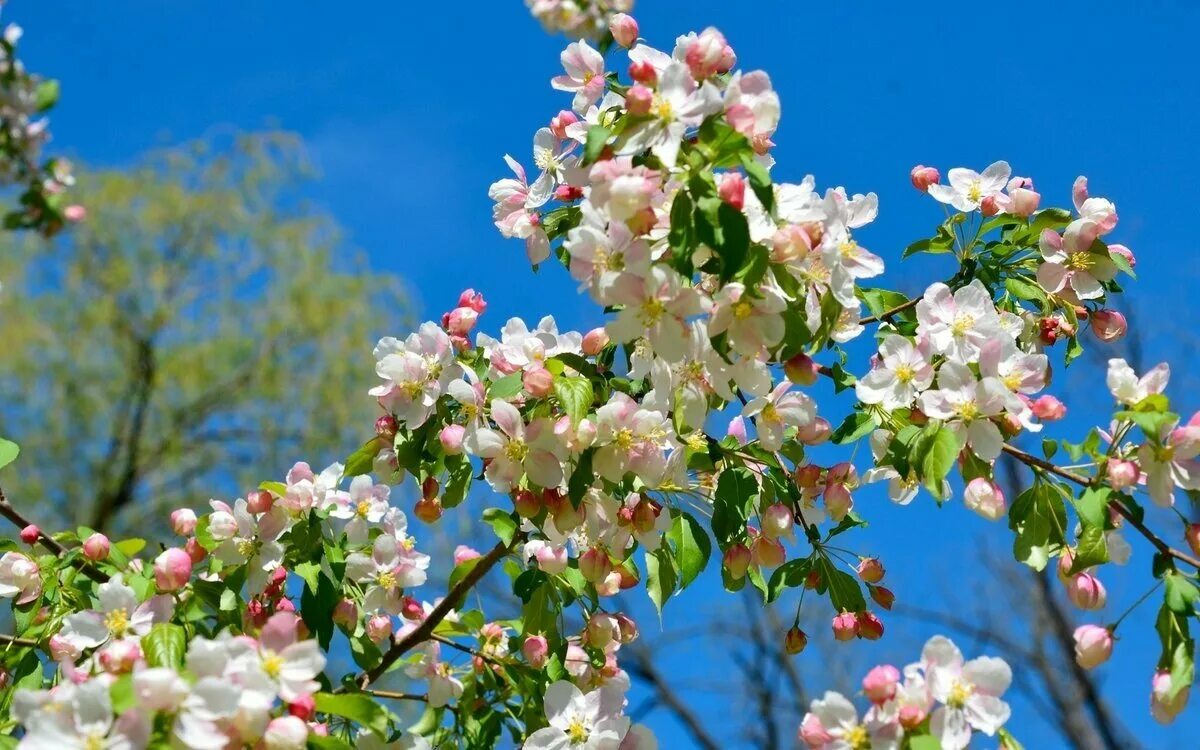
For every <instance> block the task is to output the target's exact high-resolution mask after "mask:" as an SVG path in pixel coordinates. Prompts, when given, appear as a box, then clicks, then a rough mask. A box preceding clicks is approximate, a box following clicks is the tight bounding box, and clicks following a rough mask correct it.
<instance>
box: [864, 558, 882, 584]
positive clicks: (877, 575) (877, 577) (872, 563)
mask: <svg viewBox="0 0 1200 750" xmlns="http://www.w3.org/2000/svg"><path fill="white" fill-rule="evenodd" d="M858 577H859V579H861V580H862V581H865V582H866V583H879V582H880V581H882V580H883V563H881V562H879V558H878V557H864V558H863V559H861V560H859V561H858Z"/></svg>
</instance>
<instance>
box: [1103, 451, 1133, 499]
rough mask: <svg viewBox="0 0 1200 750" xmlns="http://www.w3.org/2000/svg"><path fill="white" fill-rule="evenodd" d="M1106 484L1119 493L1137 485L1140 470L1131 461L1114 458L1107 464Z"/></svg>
mask: <svg viewBox="0 0 1200 750" xmlns="http://www.w3.org/2000/svg"><path fill="white" fill-rule="evenodd" d="M1106 471H1107V475H1108V483H1109V485H1110V486H1112V488H1113V489H1114V490H1117V491H1121V490H1125V489H1128V488H1130V487H1132V486H1134V485H1135V484H1137V481H1138V477H1139V476H1141V473H1142V470H1141V469H1140V468H1138V465H1137V464H1136V463H1134V462H1133V461H1127V460H1125V459H1123V458H1114V459H1111V460H1110V461H1109V462H1108V468H1107V470H1106Z"/></svg>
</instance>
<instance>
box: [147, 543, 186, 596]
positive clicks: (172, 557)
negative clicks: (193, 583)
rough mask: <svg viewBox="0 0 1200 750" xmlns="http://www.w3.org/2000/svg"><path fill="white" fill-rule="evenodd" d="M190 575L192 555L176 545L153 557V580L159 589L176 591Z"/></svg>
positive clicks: (184, 583) (184, 584)
mask: <svg viewBox="0 0 1200 750" xmlns="http://www.w3.org/2000/svg"><path fill="white" fill-rule="evenodd" d="M191 577H192V556H191V555H189V554H188V553H187V552H186V551H185V550H182V549H180V548H178V547H171V548H170V549H167V550H164V551H163V553H162V554H161V555H159V556H158V557H156V558H155V559H154V581H155V583H157V584H158V590H159V591H178V590H179V589H181V588H183V587H184V586H186V585H187V582H188V580H190V579H191Z"/></svg>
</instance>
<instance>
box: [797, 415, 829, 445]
mask: <svg viewBox="0 0 1200 750" xmlns="http://www.w3.org/2000/svg"><path fill="white" fill-rule="evenodd" d="M832 434H833V426H832V425H830V424H829V420H828V419H825V417H817V418H816V419H814V420H813V421H811V422H809V423H808V424H806V425H802V426H801V427H799V428H798V429H797V430H796V439H797V440H799V441H800V442H802V443H804V444H805V445H820V444H821V443H824V442H825V441H826V440H829V436H830V435H832Z"/></svg>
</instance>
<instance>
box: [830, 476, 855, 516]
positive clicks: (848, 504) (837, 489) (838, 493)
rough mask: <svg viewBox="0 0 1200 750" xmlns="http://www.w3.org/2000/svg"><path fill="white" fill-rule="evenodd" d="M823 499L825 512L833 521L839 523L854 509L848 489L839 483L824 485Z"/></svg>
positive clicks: (852, 499)
mask: <svg viewBox="0 0 1200 750" xmlns="http://www.w3.org/2000/svg"><path fill="white" fill-rule="evenodd" d="M823 499H824V500H825V510H826V511H827V512H828V513H829V517H830V518H832V519H833V520H835V521H841V520H842V519H843V518H845V517H846V515H847V514H848V513H849V512H850V509H851V508H853V507H854V498H853V496H851V494H850V490H849V488H847V487H846V485H844V484H842V483H840V482H828V483H827V484H826V485H825V493H824V497H823Z"/></svg>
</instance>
